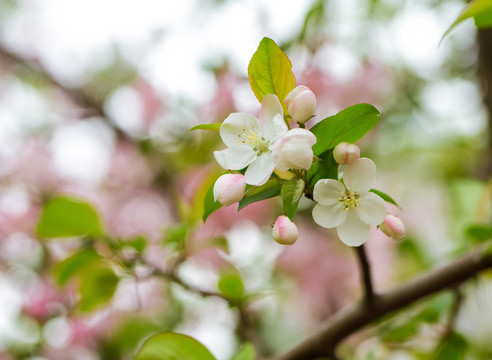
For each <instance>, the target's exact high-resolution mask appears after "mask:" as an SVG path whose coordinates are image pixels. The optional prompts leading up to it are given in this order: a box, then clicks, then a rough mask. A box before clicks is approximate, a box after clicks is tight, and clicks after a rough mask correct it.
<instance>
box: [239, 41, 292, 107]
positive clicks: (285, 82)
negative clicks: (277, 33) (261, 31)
mask: <svg viewBox="0 0 492 360" xmlns="http://www.w3.org/2000/svg"><path fill="white" fill-rule="evenodd" d="M291 68H292V63H291V62H290V60H289V58H288V57H287V55H285V53H284V52H283V51H282V50H281V49H280V48H279V47H278V45H277V44H276V43H275V42H274V41H273V40H272V39H269V38H267V37H265V38H263V39H262V40H261V42H260V45H259V46H258V50H256V52H255V53H254V55H253V57H252V58H251V61H250V63H249V66H248V76H249V83H250V85H251V89H252V90H253V92H254V94H255V96H256V98H257V99H258V100H259V101H260V102H261V101H262V100H263V97H264V96H265V95H266V94H276V95H277V97H278V98H279V100H280V103H281V104H282V106H283V107H284V111H285V104H284V99H285V97H286V96H287V94H288V93H289V92H290V91H291V90H292V89H294V87H295V86H296V79H295V77H294V73H293V72H292V70H291Z"/></svg>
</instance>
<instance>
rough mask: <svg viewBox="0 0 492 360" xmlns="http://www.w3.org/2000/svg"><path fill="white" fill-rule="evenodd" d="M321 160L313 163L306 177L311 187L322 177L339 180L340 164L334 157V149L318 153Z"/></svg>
mask: <svg viewBox="0 0 492 360" xmlns="http://www.w3.org/2000/svg"><path fill="white" fill-rule="evenodd" d="M318 158H319V161H316V162H315V163H313V165H311V168H310V169H309V170H308V171H307V174H306V178H307V181H308V184H309V186H310V187H311V189H314V185H316V183H317V182H318V181H319V180H321V179H335V180H338V164H337V162H336V161H335V159H334V158H333V149H330V150H328V151H325V152H324V153H321V154H319V155H318Z"/></svg>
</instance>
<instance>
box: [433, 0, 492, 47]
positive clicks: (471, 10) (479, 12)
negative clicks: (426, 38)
mask: <svg viewBox="0 0 492 360" xmlns="http://www.w3.org/2000/svg"><path fill="white" fill-rule="evenodd" d="M471 17H472V18H474V19H475V25H476V26H477V27H478V28H487V27H491V26H492V1H490V0H475V1H472V2H471V3H469V4H468V5H467V6H466V7H465V9H464V10H463V11H462V12H461V14H460V15H459V16H458V17H457V18H456V20H455V21H454V22H453V23H452V24H451V26H450V27H449V28H448V29H447V30H446V32H445V33H444V35H443V36H442V39H444V37H445V36H446V35H448V34H449V33H450V32H451V30H453V29H454V27H455V26H456V25H458V24H460V23H461V22H463V21H464V20H466V19H469V18H471ZM442 39H441V41H442Z"/></svg>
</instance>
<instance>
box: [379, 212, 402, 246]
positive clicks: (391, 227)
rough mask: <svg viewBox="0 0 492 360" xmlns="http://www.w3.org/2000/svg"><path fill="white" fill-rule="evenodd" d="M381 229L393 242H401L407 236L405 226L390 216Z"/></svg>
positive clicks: (386, 217)
mask: <svg viewBox="0 0 492 360" xmlns="http://www.w3.org/2000/svg"><path fill="white" fill-rule="evenodd" d="M379 229H380V230H381V231H382V232H383V233H384V234H385V235H387V236H389V237H390V238H392V239H393V240H400V239H401V238H402V237H404V236H405V225H404V224H403V221H401V220H400V219H399V218H398V217H396V216H394V215H391V214H388V215H386V216H385V218H384V221H383V222H382V223H381V225H379Z"/></svg>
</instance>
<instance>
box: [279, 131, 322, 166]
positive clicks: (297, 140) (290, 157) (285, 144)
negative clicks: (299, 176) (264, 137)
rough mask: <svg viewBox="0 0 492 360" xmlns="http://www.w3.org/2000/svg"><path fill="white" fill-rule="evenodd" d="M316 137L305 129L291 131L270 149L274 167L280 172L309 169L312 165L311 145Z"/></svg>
mask: <svg viewBox="0 0 492 360" xmlns="http://www.w3.org/2000/svg"><path fill="white" fill-rule="evenodd" d="M315 143H316V136H314V134H313V133H312V132H311V131H309V130H306V129H292V130H289V131H288V132H287V133H286V134H285V135H284V136H282V137H281V138H280V139H278V140H277V141H276V142H275V144H274V146H273V149H272V156H273V161H274V162H275V167H276V168H277V169H279V170H280V171H286V170H288V169H306V170H307V169H309V168H310V167H311V164H312V163H313V149H312V147H313V145H314V144H315Z"/></svg>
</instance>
